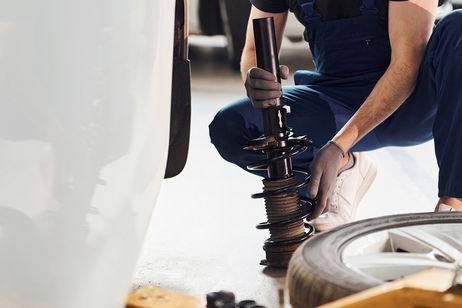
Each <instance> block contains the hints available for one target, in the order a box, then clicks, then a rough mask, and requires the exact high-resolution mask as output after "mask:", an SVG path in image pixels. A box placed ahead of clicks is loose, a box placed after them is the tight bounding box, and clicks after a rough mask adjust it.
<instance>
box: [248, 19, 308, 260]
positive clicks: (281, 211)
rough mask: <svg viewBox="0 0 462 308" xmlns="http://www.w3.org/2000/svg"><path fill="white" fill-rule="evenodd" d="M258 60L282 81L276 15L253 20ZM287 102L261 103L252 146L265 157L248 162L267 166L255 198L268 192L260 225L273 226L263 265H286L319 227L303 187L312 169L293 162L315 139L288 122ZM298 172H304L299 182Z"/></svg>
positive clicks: (257, 166) (259, 167)
mask: <svg viewBox="0 0 462 308" xmlns="http://www.w3.org/2000/svg"><path fill="white" fill-rule="evenodd" d="M253 29H254V36H255V48H256V56H257V66H258V67H259V68H261V69H264V70H266V71H269V72H270V73H273V74H274V75H275V77H276V78H277V80H278V82H281V79H280V76H279V60H278V48H277V42H276V35H275V29H274V20H273V18H272V17H269V18H259V19H254V20H253ZM286 107H287V106H284V105H283V102H282V100H281V99H278V101H277V104H276V106H272V107H269V108H266V109H262V113H263V127H264V135H263V136H262V137H260V138H258V139H254V140H251V141H250V142H249V144H248V146H247V147H246V148H245V149H247V150H254V151H260V152H263V153H264V154H265V155H266V159H263V160H261V161H259V162H256V163H253V164H251V165H248V166H247V168H248V169H250V170H266V171H267V178H266V179H264V180H263V192H261V193H257V194H253V195H252V198H254V199H256V198H264V200H265V207H266V215H267V219H268V220H267V222H264V223H261V224H259V225H257V229H269V232H270V238H268V239H267V240H266V241H265V243H264V246H263V250H265V252H266V260H262V263H261V264H262V265H268V266H275V267H285V266H287V265H288V263H289V260H290V257H291V256H292V253H293V252H294V251H295V249H297V247H298V246H299V245H300V244H301V243H302V242H303V241H305V240H306V239H308V238H309V237H310V236H311V235H312V234H313V233H314V228H313V227H312V226H311V225H309V224H308V223H304V220H305V218H306V217H308V216H309V215H310V214H311V213H312V210H313V207H314V203H313V201H312V200H310V199H308V198H306V197H303V196H301V195H300V193H299V189H300V188H302V187H303V186H305V185H306V184H307V183H308V182H309V176H310V171H309V170H308V169H305V168H301V167H294V166H292V157H293V156H295V155H298V154H300V153H302V152H304V151H306V150H307V149H308V148H309V146H310V145H311V141H309V140H308V139H307V137H306V136H300V137H295V136H294V135H293V133H292V130H291V129H290V128H288V127H287V124H286V115H287V113H288V111H289V110H288V108H286ZM295 173H300V174H302V175H304V179H303V180H302V181H299V182H297V180H296V177H295Z"/></svg>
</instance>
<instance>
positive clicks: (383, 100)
mask: <svg viewBox="0 0 462 308" xmlns="http://www.w3.org/2000/svg"><path fill="white" fill-rule="evenodd" d="M419 65H420V61H415V60H414V61H410V62H401V63H396V64H391V65H390V66H389V68H388V69H387V71H386V72H385V74H384V75H383V76H382V78H381V79H380V80H379V81H378V82H377V84H376V86H375V88H374V89H373V90H372V92H371V94H370V95H369V97H368V98H367V99H366V101H365V102H364V104H363V105H362V106H361V108H359V110H358V111H357V112H356V113H355V115H354V116H353V117H352V118H351V119H350V121H349V122H348V123H347V124H346V125H345V126H344V127H343V128H342V129H341V130H340V131H339V132H338V133H337V135H336V136H335V137H334V138H333V140H334V141H335V142H336V143H337V144H338V145H339V146H340V147H341V148H342V149H343V150H344V151H345V152H347V151H349V150H350V149H351V148H352V147H353V146H354V145H355V144H356V143H357V142H358V141H359V140H361V138H363V137H364V136H365V135H366V134H367V133H369V132H370V131H371V130H373V129H374V128H375V127H376V126H378V125H379V124H380V123H382V122H383V121H384V120H385V119H386V118H388V117H389V116H390V115H391V114H393V113H394V112H395V111H396V110H397V109H398V108H399V107H400V106H401V105H402V104H403V102H404V101H405V100H406V99H407V98H408V97H409V95H410V94H411V93H412V91H413V90H414V87H415V83H416V80H417V75H418V69H419Z"/></svg>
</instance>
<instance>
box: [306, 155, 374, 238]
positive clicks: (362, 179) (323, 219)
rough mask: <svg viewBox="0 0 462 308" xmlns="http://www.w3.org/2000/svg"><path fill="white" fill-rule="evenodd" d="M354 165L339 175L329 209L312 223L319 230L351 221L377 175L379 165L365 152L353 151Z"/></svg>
mask: <svg viewBox="0 0 462 308" xmlns="http://www.w3.org/2000/svg"><path fill="white" fill-rule="evenodd" d="M351 155H353V158H354V160H355V161H354V165H353V167H351V168H350V169H348V170H345V171H343V172H342V173H340V174H339V175H338V177H337V181H336V182H335V187H334V190H333V192H332V196H331V197H330V203H329V205H328V206H329V211H328V212H327V213H326V214H324V215H321V216H319V217H318V218H316V219H314V220H313V221H311V222H310V223H311V224H312V225H313V227H314V228H315V229H316V230H317V231H320V232H321V231H327V230H330V229H332V228H335V227H337V226H340V225H343V224H346V223H349V222H351V221H352V220H353V219H354V217H355V216H356V210H357V208H358V204H359V202H360V201H361V199H362V198H363V197H364V195H365V194H366V192H367V191H368V190H369V187H370V186H371V185H372V183H373V182H374V180H375V177H376V175H377V165H376V163H375V162H374V161H372V160H371V159H370V158H369V157H367V156H366V155H365V154H364V153H351Z"/></svg>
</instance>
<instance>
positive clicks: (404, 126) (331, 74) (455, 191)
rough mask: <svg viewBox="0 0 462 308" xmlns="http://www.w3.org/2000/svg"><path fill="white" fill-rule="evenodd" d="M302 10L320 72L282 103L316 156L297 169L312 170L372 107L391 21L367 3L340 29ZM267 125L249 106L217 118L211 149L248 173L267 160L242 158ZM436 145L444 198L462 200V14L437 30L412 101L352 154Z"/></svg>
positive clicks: (307, 75) (302, 79) (299, 82)
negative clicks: (361, 111)
mask: <svg viewBox="0 0 462 308" xmlns="http://www.w3.org/2000/svg"><path fill="white" fill-rule="evenodd" d="M299 5H301V6H302V8H303V11H304V14H305V19H304V24H305V28H306V31H305V39H306V40H307V41H308V42H309V46H310V49H311V53H312V57H313V61H314V63H315V65H316V72H309V71H297V72H296V73H295V86H289V87H284V88H283V96H282V99H283V102H284V104H285V105H288V106H290V109H291V113H290V114H288V116H287V123H288V126H289V127H292V128H293V130H294V132H295V134H296V135H307V136H308V137H309V139H311V140H312V141H313V142H314V147H313V148H312V149H311V150H309V151H306V152H305V153H303V154H302V155H299V156H296V157H294V158H293V162H294V165H295V166H309V165H310V164H311V162H312V160H313V156H314V155H315V154H316V152H317V151H318V150H319V148H321V147H322V146H323V145H324V144H325V143H326V142H328V141H329V140H330V139H331V138H333V136H334V135H335V134H336V133H337V132H338V131H339V130H340V129H341V128H342V126H343V125H345V124H346V122H347V121H348V120H349V119H350V118H351V117H352V116H353V114H354V113H355V112H356V111H357V110H358V108H359V107H360V106H361V105H362V104H363V102H364V101H365V100H366V98H367V97H368V95H369V94H370V92H371V91H372V89H373V88H374V86H375V84H376V83H377V81H378V80H379V79H380V78H381V76H382V75H383V74H384V72H385V70H386V69H387V68H388V66H389V64H390V55H391V48H390V41H389V37H388V25H387V20H386V19H384V18H382V17H380V16H379V15H378V10H377V8H376V7H375V0H363V3H362V6H361V12H362V15H361V16H358V17H352V18H345V19H339V20H334V21H322V20H321V18H320V15H319V13H318V12H317V11H316V7H315V3H314V0H299ZM410 26H411V25H410ZM262 125H263V124H262V116H261V111H260V110H257V109H254V108H253V107H252V104H251V102H250V100H249V99H248V98H243V99H241V100H239V101H237V102H235V103H233V104H231V105H229V106H227V107H225V108H223V109H222V110H220V111H219V112H218V113H217V115H216V116H215V118H214V120H213V122H212V123H211V124H210V126H209V128H210V137H211V141H212V143H213V144H214V145H215V147H216V148H217V150H218V152H219V153H220V155H221V156H222V157H223V158H224V159H225V160H227V161H229V162H231V163H234V164H236V165H238V166H239V167H241V168H243V169H245V170H247V169H246V165H248V164H250V163H253V162H256V161H258V160H260V159H262V158H263V157H262V155H263V154H261V153H257V152H252V151H246V150H243V148H244V147H245V146H246V145H247V142H248V141H249V140H251V139H254V138H257V137H259V136H261V135H262V132H263V127H262ZM432 138H434V139H435V150H436V151H435V152H436V157H437V161H438V165H439V168H440V172H439V197H457V198H462V10H457V11H453V12H452V13H450V14H448V15H447V16H445V17H444V18H443V19H442V20H441V21H440V22H439V23H438V24H437V26H436V27H435V29H434V31H433V34H432V36H431V38H430V41H429V42H428V45H427V48H426V51H425V55H424V58H423V61H422V64H421V67H420V71H419V75H418V79H417V84H416V88H415V90H414V91H413V93H412V94H411V95H410V97H409V98H408V99H407V100H406V101H405V102H404V103H403V105H402V106H401V107H400V108H399V109H398V110H397V111H396V112H395V113H394V114H393V115H392V116H390V117H389V118H388V119H386V120H385V121H384V122H383V123H382V124H380V125H379V126H378V127H377V128H375V129H374V130H373V131H371V132H370V133H369V134H368V135H366V136H365V137H364V138H363V139H362V140H361V141H360V142H358V143H357V144H356V145H355V146H354V147H353V149H352V150H351V151H353V152H354V151H369V150H374V149H378V148H381V147H385V146H410V145H416V144H420V143H423V142H425V141H428V140H430V139H432ZM252 173H255V174H258V175H260V176H265V174H266V173H265V172H261V171H252Z"/></svg>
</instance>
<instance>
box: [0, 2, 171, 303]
mask: <svg viewBox="0 0 462 308" xmlns="http://www.w3.org/2000/svg"><path fill="white" fill-rule="evenodd" d="M174 6H175V1H164V0H115V1H114V0H79V1H67V0H59V1H58V0H42V1H24V0H14V1H0V67H1V71H0V106H1V109H0V307H8V308H32V307H33V308H42V307H46V308H83V307H85V308H119V307H120V308H122V307H124V306H125V305H124V302H125V298H126V295H127V292H128V291H129V289H130V286H131V277H132V271H133V269H134V267H135V263H136V260H137V257H138V253H139V250H140V248H141V244H142V241H143V238H144V234H145V231H146V228H147V225H148V222H149V219H150V216H151V212H152V210H153V206H154V203H155V200H156V197H157V194H158V192H159V188H160V184H161V180H162V179H163V176H164V172H165V165H166V157H167V150H168V137H169V121H170V95H171V70H172V47H173V30H174Z"/></svg>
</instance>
